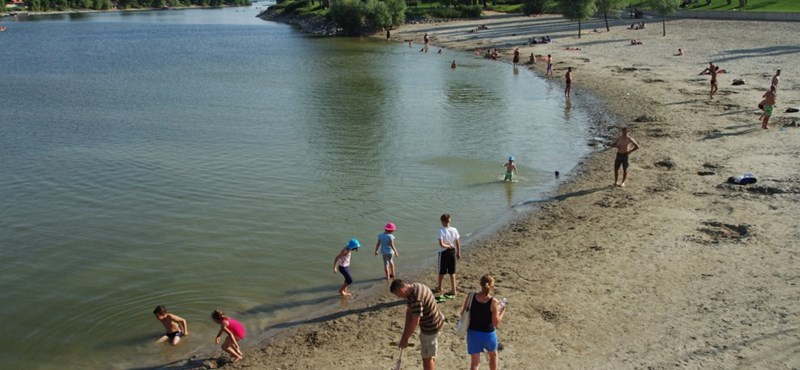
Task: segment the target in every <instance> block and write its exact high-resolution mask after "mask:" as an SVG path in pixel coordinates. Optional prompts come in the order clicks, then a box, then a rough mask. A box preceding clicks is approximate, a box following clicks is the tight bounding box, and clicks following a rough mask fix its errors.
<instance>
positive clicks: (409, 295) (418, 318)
mask: <svg viewBox="0 0 800 370" xmlns="http://www.w3.org/2000/svg"><path fill="white" fill-rule="evenodd" d="M389 290H390V291H391V292H392V294H394V295H396V296H398V297H400V298H404V299H405V300H406V301H407V302H408V305H407V306H406V315H405V326H404V327H403V335H402V337H400V342H399V343H398V344H397V346H398V347H400V348H406V347H408V340H409V339H410V338H411V335H412V334H414V331H415V330H416V329H417V326H419V342H420V352H421V354H422V368H423V370H435V369H436V352H437V350H438V347H439V343H438V337H439V331H441V329H442V327H443V326H444V316H443V315H442V313H441V312H440V311H439V305H438V304H436V298H435V297H434V296H433V292H431V290H430V289H429V288H428V287H427V286H425V285H423V284H420V283H409V282H405V281H403V280H401V279H397V280H395V281H393V282H392V285H391V286H389Z"/></svg>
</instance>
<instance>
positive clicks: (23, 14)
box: [0, 5, 250, 19]
mask: <svg viewBox="0 0 800 370" xmlns="http://www.w3.org/2000/svg"><path fill="white" fill-rule="evenodd" d="M244 6H250V5H244ZM241 7H243V6H230V5H225V6H197V5H191V6H181V7H170V8H167V9H164V8H131V9H107V10H102V9H67V10H52V11H47V12H31V11H27V10H11V11H7V12H6V13H5V14H4V15H3V16H2V17H0V19H3V18H16V17H29V16H40V15H58V14H92V13H123V12H151V11H171V10H186V9H222V8H241ZM7 10H8V9H7Z"/></svg>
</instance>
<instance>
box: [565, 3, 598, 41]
mask: <svg viewBox="0 0 800 370" xmlns="http://www.w3.org/2000/svg"><path fill="white" fill-rule="evenodd" d="M594 1H595V0H559V1H558V3H559V7H560V8H561V15H563V16H564V18H567V19H569V20H571V21H578V38H581V21H582V20H584V19H589V17H591V16H592V15H593V14H594V13H595V12H596V11H597V7H596V5H595V3H594Z"/></svg>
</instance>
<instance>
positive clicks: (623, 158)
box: [611, 127, 639, 186]
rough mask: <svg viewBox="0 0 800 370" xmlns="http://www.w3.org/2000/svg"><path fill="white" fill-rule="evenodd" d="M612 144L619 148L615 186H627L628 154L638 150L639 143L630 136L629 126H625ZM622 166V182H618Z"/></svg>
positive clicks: (615, 163)
mask: <svg viewBox="0 0 800 370" xmlns="http://www.w3.org/2000/svg"><path fill="white" fill-rule="evenodd" d="M611 145H612V146H613V147H615V148H617V157H616V159H614V186H625V179H627V178H628V154H631V153H633V152H635V151H637V150H638V149H639V144H638V143H637V142H636V140H633V138H632V137H630V136H628V128H627V127H623V128H622V134H621V135H619V137H617V139H616V140H614V143H613V144H611ZM620 167H622V182H620V183H619V184H617V179H618V178H619V168H620Z"/></svg>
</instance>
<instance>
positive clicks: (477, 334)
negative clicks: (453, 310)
mask: <svg viewBox="0 0 800 370" xmlns="http://www.w3.org/2000/svg"><path fill="white" fill-rule="evenodd" d="M493 290H494V277H492V276H491V275H483V277H481V291H480V292H476V293H475V294H469V295H467V299H466V300H464V306H463V307H462V308H461V312H462V313H463V312H464V311H466V310H467V307H469V329H468V330H467V352H468V353H469V356H470V365H469V366H470V370H477V369H478V365H480V362H481V352H483V351H484V350H486V351H488V352H489V369H490V370H497V332H496V331H495V328H496V327H497V325H500V321H502V320H503V315H504V314H505V312H506V308H505V305H504V304H502V303H500V301H498V300H497V299H496V298H495V297H493V296H492V295H491V293H492V291H493Z"/></svg>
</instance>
